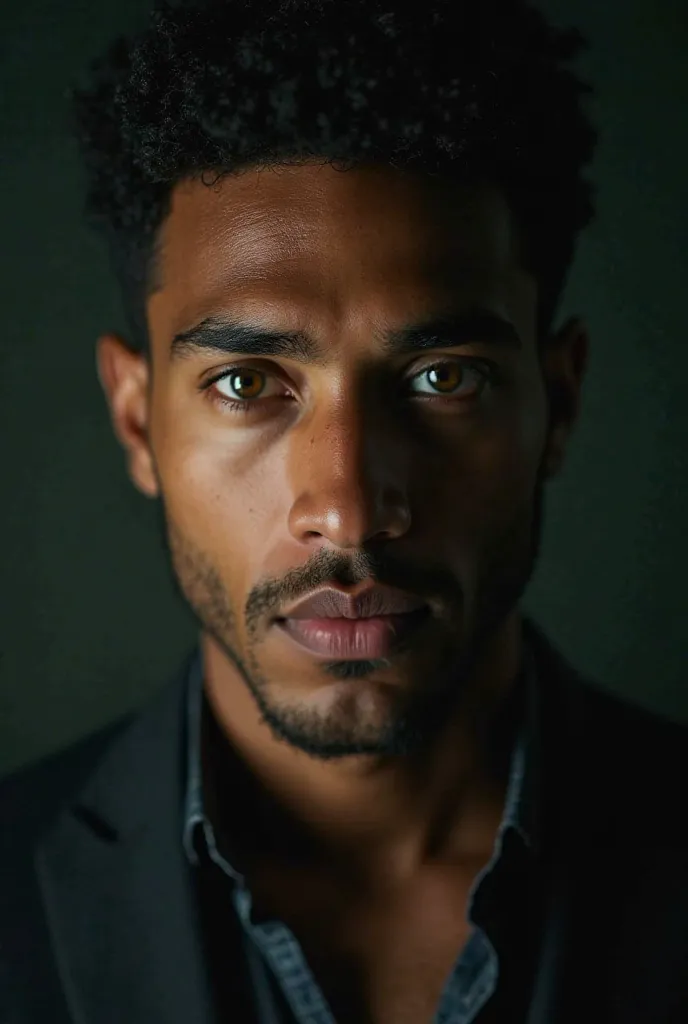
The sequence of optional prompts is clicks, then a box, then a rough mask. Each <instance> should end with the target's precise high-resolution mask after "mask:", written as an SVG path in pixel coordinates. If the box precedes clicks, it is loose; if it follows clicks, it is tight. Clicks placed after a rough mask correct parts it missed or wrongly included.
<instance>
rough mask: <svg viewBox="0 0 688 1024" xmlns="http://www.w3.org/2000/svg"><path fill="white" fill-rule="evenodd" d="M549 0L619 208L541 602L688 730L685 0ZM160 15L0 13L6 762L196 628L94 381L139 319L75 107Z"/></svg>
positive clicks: (76, 7) (110, 697)
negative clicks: (90, 190)
mask: <svg viewBox="0 0 688 1024" xmlns="http://www.w3.org/2000/svg"><path fill="white" fill-rule="evenodd" d="M545 6H546V9H547V11H548V12H549V13H550V15H551V17H552V18H553V20H555V21H556V22H559V23H566V22H572V21H573V22H575V23H577V24H578V25H580V26H581V27H582V28H583V29H584V30H585V31H586V32H587V33H588V34H589V35H590V38H591V40H592V43H593V49H592V51H591V52H590V53H589V54H588V55H587V56H586V57H585V58H584V59H583V60H582V61H581V65H580V66H581V68H582V69H583V70H584V71H585V72H586V74H588V75H589V76H590V78H591V80H592V82H593V83H594V84H595V86H596V87H597V90H598V98H597V100H596V101H595V104H594V113H595V119H596V121H597V123H598V125H599V127H600V129H601V131H602V141H601V144H600V149H599V155H598V159H597V161H596V164H595V166H594V168H593V173H594V176H595V178H596V179H597V181H598V182H599V204H600V217H599V221H598V223H597V224H596V226H595V227H593V228H592V229H590V230H589V231H588V233H587V235H586V237H585V238H584V240H583V243H582V245H581V247H580V249H579V253H578V257H577V260H576V264H575V268H574V271H573V274H572V277H571V279H570V284H569V288H568V290H567V294H566V298H565V302H564V306H563V308H562V311H561V314H562V316H564V315H568V314H569V313H572V312H581V313H583V314H585V315H586V317H587V319H588V322H589V324H590V328H591V332H592V341H593V348H592V355H591V362H590V368H589V376H588V380H587V384H586V392H585V401H584V407H583V415H582V421H581V423H580V425H579V428H578V432H577V435H576V438H575V441H574V444H573V447H572V450H571V455H570V459H569V463H568V465H567V467H566V469H565V471H564V473H563V475H562V476H561V477H560V479H559V480H558V481H556V482H555V483H554V484H553V485H551V486H550V490H549V500H548V507H547V525H546V531H545V541H544V547H543V554H542V558H541V562H540V565H539V567H538V571H537V574H536V577H535V579H534V581H533V584H532V586H531V589H530V591H529V594H528V599H527V601H526V604H525V607H526V608H527V609H528V610H529V611H531V612H532V613H533V614H534V615H536V617H537V618H538V619H539V621H540V622H541V623H542V624H543V625H544V627H545V628H546V629H547V630H548V631H549V632H550V634H551V635H552V637H553V638H554V639H555V641H556V642H557V643H558V644H559V645H560V647H561V648H562V650H563V651H564V652H565V653H566V654H567V655H568V656H569V657H570V658H572V659H573V660H574V661H575V663H576V664H577V665H578V666H579V667H580V668H581V669H583V670H584V671H586V672H588V673H589V674H591V675H592V676H593V677H594V678H595V679H597V680H598V681H599V683H600V685H602V686H604V687H606V688H609V689H612V690H614V691H617V692H622V693H625V694H627V695H628V696H629V697H631V698H632V699H634V700H637V701H639V702H642V703H643V704H646V705H647V706H650V707H653V708H655V709H657V710H659V711H661V712H663V713H665V714H668V715H670V716H672V717H675V718H681V719H688V685H687V680H686V649H687V645H686V632H687V629H688V626H687V624H686V622H685V618H686V613H687V602H686V600H685V597H684V595H685V588H686V580H687V578H688V558H687V554H686V551H687V545H686V527H687V524H688V501H687V495H688V488H687V480H686V477H687V473H686V463H687V461H688V460H687V458H686V448H687V439H688V430H687V429H686V427H687V421H688V414H687V409H688V345H687V343H688V331H687V329H686V328H687V326H688V324H687V320H688V318H687V316H686V307H685V297H686V290H687V288H688V285H687V283H686V271H687V269H688V267H687V260H686V243H687V242H688V231H687V230H686V227H687V225H686V219H687V218H686V213H685V203H686V183H687V180H688V136H687V131H686V128H687V121H688V118H687V116H686V109H687V108H688V61H687V58H686V51H687V50H688V13H687V12H688V5H686V3H685V0H645V2H641V0H633V2H623V3H622V2H621V0H615V2H614V3H612V4H610V3H609V2H605V3H601V2H600V0H577V2H574V0H549V2H547V3H546V5H545ZM146 8H147V4H143V3H140V2H139V3H137V2H134V0H117V2H115V0H109V2H107V3H106V2H105V0H99V3H98V4H94V3H92V2H91V3H85V2H84V0H80V2H79V3H74V2H71V3H69V4H64V3H58V2H56V0H24V2H22V3H17V2H13V3H11V4H10V5H4V6H3V13H2V14H1V15H0V24H1V28H2V36H1V41H0V47H1V48H2V58H1V59H2V64H1V77H2V82H1V91H0V103H1V104H2V107H1V112H0V117H1V133H2V134H1V139H2V159H1V160H0V203H1V204H2V220H1V223H2V244H1V246H0V252H1V253H2V268H1V269H2V273H1V274H0V281H1V282H2V289H3V294H2V318H3V325H2V331H1V334H0V338H1V341H0V438H1V439H2V446H3V450H2V454H3V458H2V474H1V477H0V479H1V481H2V483H1V487H2V499H3V500H2V503H1V505H0V516H1V520H0V531H1V536H2V575H1V577H0V582H1V585H2V589H1V591H0V594H1V597H0V772H6V771H8V770H10V769H11V768H13V767H15V766H18V765H20V764H22V763H24V762H26V761H29V760H31V759H33V758H35V757H37V756H39V755H41V754H43V753H46V752H48V751H50V750H53V749H55V748H58V747H60V746H62V745H64V744H66V743H67V742H69V741H71V740H72V739H76V738H77V737H78V736H80V735H81V734H83V733H85V732H87V731H89V730H90V729H92V728H95V727H96V726H98V725H100V724H101V723H104V722H105V721H106V720H108V719H110V718H112V717H114V716H115V715H116V714H118V713H119V712H121V711H123V710H125V709H126V708H129V707H132V706H134V705H136V704H137V703H139V702H140V701H141V700H142V699H143V698H144V697H145V696H146V694H148V693H149V692H151V691H152V690H153V689H154V688H156V687H157V686H159V685H160V684H161V683H162V682H163V681H164V680H165V678H166V677H167V675H168V674H169V673H170V672H171V671H173V669H174V668H175V667H176V666H177V664H178V662H179V659H180V657H181V656H182V655H183V653H184V652H185V651H186V650H187V649H188V647H189V646H190V645H191V643H192V642H193V640H194V624H193V622H192V620H191V618H190V616H189V614H188V613H187V612H186V611H185V609H184V608H183V607H180V604H179V601H178V599H177V598H176V597H175V595H174V593H173V590H172V586H171V583H170V576H169V572H168V568H167V565H166V563H165V559H164V557H163V553H162V551H161V548H160V544H159V541H158V539H157V537H156V533H155V518H154V506H153V505H152V503H150V502H149V501H147V500H146V499H145V498H143V497H141V496H139V495H138V493H137V492H136V491H134V489H133V487H132V486H131V485H130V484H129V482H128V479H127V478H126V475H125V469H124V458H123V455H122V453H121V450H120V448H119V447H118V445H117V443H116V441H115V439H114V436H113V435H112V433H111V429H110V425H109V421H108V418H107V413H106V408H105V404H104V400H103V397H102V394H101V392H100V388H99V384H98V382H97V378H96V372H95V361H94V344H95V339H96V337H97V334H98V332H99V331H101V330H103V329H110V328H114V329H119V330H122V329H123V328H124V323H123V317H122V313H121V310H120V306H119V300H118V296H117V293H116V290H115V286H114V283H113V281H112V280H111V279H110V277H109V274H108V268H107V265H106V261H105V255H104V253H103V251H102V250H101V248H100V243H99V241H98V240H97V239H96V238H94V237H92V236H91V235H90V233H89V232H88V230H87V229H86V228H85V227H84V225H83V223H82V220H81V194H80V172H79V167H78V163H77V157H76V153H75V150H74V147H73V144H72V142H71V141H70V138H69V135H68V131H67V127H66V120H65V110H66V104H65V98H64V90H65V88H66V86H67V85H68V83H69V81H70V80H71V78H72V77H73V75H74V74H75V73H76V72H77V71H78V70H79V69H80V68H81V67H83V66H84V64H85V62H86V61H87V59H88V58H89V57H90V56H91V55H93V54H95V53H96V52H97V51H98V50H99V49H100V48H101V47H102V46H103V45H104V44H105V43H106V41H107V40H109V38H110V37H111V36H112V35H113V34H115V33H117V32H120V31H124V30H127V29H128V28H129V27H130V26H134V25H136V24H137V22H139V21H140V20H142V18H143V16H144V14H145V11H146ZM639 753H642V752H639Z"/></svg>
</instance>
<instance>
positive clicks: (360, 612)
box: [277, 584, 429, 659]
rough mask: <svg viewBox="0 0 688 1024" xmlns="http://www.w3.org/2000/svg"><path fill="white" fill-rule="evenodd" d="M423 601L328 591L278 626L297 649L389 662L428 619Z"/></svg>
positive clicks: (379, 589) (371, 591) (377, 592)
mask: <svg viewBox="0 0 688 1024" xmlns="http://www.w3.org/2000/svg"><path fill="white" fill-rule="evenodd" d="M428 613H429V608H428V605H427V603H426V602H425V601H423V600H422V599H421V598H419V597H417V596H415V595H413V594H407V593H405V592H404V591H401V590H396V589H394V588H392V587H386V586H383V585H379V584H378V585H376V586H374V587H369V588H368V589H367V590H365V591H363V592H360V593H358V594H356V595H353V594H351V593H347V592H345V591H343V590H337V589H335V588H334V587H327V588H325V589H323V590H319V591H317V592H316V593H315V594H311V595H310V597H307V598H304V600H302V601H299V602H298V603H297V604H295V605H294V606H293V607H292V608H290V609H289V611H288V612H286V614H285V615H284V616H283V617H281V618H280V619H278V621H277V625H278V627H279V628H280V630H281V631H282V632H283V633H285V634H286V635H287V636H288V637H289V638H290V639H291V640H292V641H293V642H294V643H295V644H296V645H297V646H298V647H300V648H302V649H305V650H307V651H309V652H310V653H311V654H319V655H322V656H324V657H329V658H337V659H356V658H358V659H362V658H367V659H371V658H373V659H374V658H385V657H387V656H389V655H390V654H391V653H392V652H393V651H394V650H395V648H397V647H398V646H399V645H400V643H401V641H403V640H405V639H407V638H408V637H409V636H410V635H411V633H413V632H415V630H416V629H417V628H418V627H419V626H420V625H421V624H422V623H423V622H424V621H425V620H426V618H428Z"/></svg>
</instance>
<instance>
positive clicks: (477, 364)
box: [200, 356, 499, 416]
mask: <svg viewBox="0 0 688 1024" xmlns="http://www.w3.org/2000/svg"><path fill="white" fill-rule="evenodd" d="M453 363H459V364H460V365H461V366H468V367H469V368H470V369H471V370H477V371H478V372H479V374H480V376H481V377H482V383H481V386H480V389H479V391H478V392H477V394H475V395H471V396H470V398H468V399H465V401H472V400H473V399H475V398H479V397H480V395H481V394H482V391H483V387H484V386H486V385H488V384H491V385H495V384H497V383H498V382H499V367H498V366H497V364H496V363H493V362H491V361H490V360H488V359H472V358H469V357H466V356H462V357H461V358H459V357H455V358H453V359H441V360H438V362H436V363H432V364H431V365H430V366H424V367H423V369H422V370H419V371H418V373H415V374H413V375H412V376H411V377H410V378H409V379H410V380H413V379H414V378H416V377H422V375H423V374H424V373H429V372H430V370H436V369H439V368H441V367H443V366H446V365H447V364H450V365H451V364H453ZM238 370H254V372H257V373H263V372H264V371H263V370H255V368H254V367H251V366H246V365H244V364H241V363H238V364H237V365H236V366H228V367H225V369H224V370H222V371H221V372H220V373H217V374H215V376H214V377H211V378H210V379H209V380H206V381H204V382H203V384H202V385H201V387H200V390H201V391H204V392H207V397H208V401H210V402H211V403H213V404H214V405H219V406H222V408H223V409H225V410H227V411H228V412H231V413H235V412H236V413H239V414H240V415H244V416H245V415H248V414H250V413H253V412H256V411H257V406H258V405H259V403H260V401H261V399H260V396H257V397H256V398H246V399H244V400H243V401H240V400H239V399H236V398H225V396H224V395H222V394H220V392H219V391H217V389H216V388H215V387H214V385H215V384H217V383H218V381H221V380H224V378H225V377H229V376H231V375H232V374H234V373H236V372H237V371H238ZM270 397H277V396H270ZM415 397H416V398H423V399H428V398H429V399H432V400H436V399H439V400H440V401H441V400H444V401H449V402H451V401H454V402H456V401H461V399H456V398H452V396H451V395H442V394H437V395H430V394H421V395H416V396H415ZM263 401H266V399H263Z"/></svg>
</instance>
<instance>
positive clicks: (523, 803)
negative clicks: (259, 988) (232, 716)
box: [182, 630, 541, 878]
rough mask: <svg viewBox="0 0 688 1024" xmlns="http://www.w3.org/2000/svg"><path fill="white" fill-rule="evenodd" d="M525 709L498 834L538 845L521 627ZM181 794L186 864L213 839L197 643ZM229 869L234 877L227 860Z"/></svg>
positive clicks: (532, 706) (532, 681)
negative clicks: (515, 835)
mask: <svg viewBox="0 0 688 1024" xmlns="http://www.w3.org/2000/svg"><path fill="white" fill-rule="evenodd" d="M522 671H523V672H524V673H525V678H524V694H525V710H524V714H523V718H522V722H521V726H520V728H519V731H518V734H517V739H516V743H515V744H514V751H513V754H512V757H511V766H510V769H509V778H508V783H507V792H506V799H505V803H504V813H503V816H502V823H501V825H500V829H499V831H500V834H503V833H504V832H506V831H507V830H508V829H513V830H515V831H516V832H517V833H518V835H519V836H520V837H521V839H522V840H523V842H524V843H525V845H526V846H527V847H528V849H530V850H531V851H533V852H534V853H537V851H538V850H539V838H540V829H539V815H538V812H539V807H540V801H539V768H540V728H541V723H540V700H539V687H538V680H537V669H536V663H535V658H534V655H533V651H532V648H531V645H530V643H529V642H528V637H527V634H526V631H525V630H524V632H523V668H522ZM186 694H187V696H186V794H185V800H184V811H183V814H184V818H183V833H182V842H183V845H184V849H185V852H186V855H187V858H188V859H189V861H190V863H192V864H198V862H199V857H198V850H197V848H196V842H197V836H198V834H199V832H200V831H201V828H199V826H201V827H202V833H203V837H204V839H205V842H206V843H210V844H211V845H212V846H213V848H214V846H215V840H214V835H213V830H212V825H211V823H210V822H209V821H208V820H207V818H206V815H205V811H204V803H203V785H202V770H201V763H202V762H201V713H202V702H203V657H202V652H201V648H200V645H199V646H198V647H197V648H196V650H195V652H194V654H193V655H192V657H191V659H190V663H189V671H188V677H187V687H186ZM227 867H228V869H229V870H230V872H231V874H233V875H234V876H235V877H237V878H238V877H240V876H239V875H238V872H236V871H235V870H234V869H233V868H232V867H231V865H227Z"/></svg>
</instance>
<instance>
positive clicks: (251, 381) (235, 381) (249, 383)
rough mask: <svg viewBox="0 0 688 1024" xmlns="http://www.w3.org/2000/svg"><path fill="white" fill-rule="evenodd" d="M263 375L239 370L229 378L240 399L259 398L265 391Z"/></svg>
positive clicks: (254, 371) (253, 371) (255, 371)
mask: <svg viewBox="0 0 688 1024" xmlns="http://www.w3.org/2000/svg"><path fill="white" fill-rule="evenodd" d="M261 378H262V374H260V373H258V371H257V370H238V371H237V372H236V373H233V374H232V375H231V377H230V378H229V383H230V386H231V388H232V390H233V391H234V392H236V394H237V395H238V396H239V397H240V398H257V397H258V395H259V394H260V393H261V391H262V390H263V386H264V382H263V380H262V379H261Z"/></svg>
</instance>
